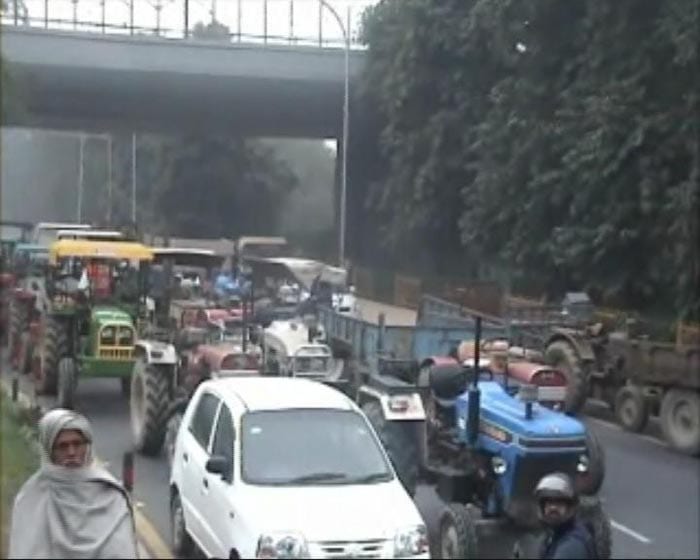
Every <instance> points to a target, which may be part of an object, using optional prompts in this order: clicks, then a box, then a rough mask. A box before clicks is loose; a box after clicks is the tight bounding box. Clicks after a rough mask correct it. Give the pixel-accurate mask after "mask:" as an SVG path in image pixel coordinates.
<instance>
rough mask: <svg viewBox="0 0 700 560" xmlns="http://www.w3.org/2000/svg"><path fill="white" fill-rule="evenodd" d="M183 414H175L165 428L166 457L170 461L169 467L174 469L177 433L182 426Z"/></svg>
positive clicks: (179, 412) (177, 412)
mask: <svg viewBox="0 0 700 560" xmlns="http://www.w3.org/2000/svg"><path fill="white" fill-rule="evenodd" d="M183 416H184V414H183V412H182V411H180V410H178V411H176V412H174V413H173V414H172V415H171V416H170V418H169V419H168V423H167V426H166V428H165V457H166V459H167V460H168V467H169V468H170V469H172V467H173V460H174V457H175V441H176V440H177V433H178V431H179V430H180V424H182V417H183Z"/></svg>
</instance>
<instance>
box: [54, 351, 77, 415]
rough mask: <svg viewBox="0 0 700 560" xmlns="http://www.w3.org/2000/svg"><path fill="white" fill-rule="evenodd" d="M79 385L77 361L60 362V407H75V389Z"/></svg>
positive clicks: (64, 360) (66, 359) (64, 359)
mask: <svg viewBox="0 0 700 560" xmlns="http://www.w3.org/2000/svg"><path fill="white" fill-rule="evenodd" d="M77 384H78V369H77V367H76V365H75V360H74V359H73V358H70V357H67V356H66V357H64V358H61V361H60V362H58V398H57V401H58V406H60V407H62V408H68V409H72V408H73V407H74V405H75V389H76V387H77Z"/></svg>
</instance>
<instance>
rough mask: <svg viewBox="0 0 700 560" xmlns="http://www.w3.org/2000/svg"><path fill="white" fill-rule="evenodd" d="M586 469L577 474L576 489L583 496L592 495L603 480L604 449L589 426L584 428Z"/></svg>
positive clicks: (601, 484) (598, 489)
mask: <svg viewBox="0 0 700 560" xmlns="http://www.w3.org/2000/svg"><path fill="white" fill-rule="evenodd" d="M586 451H587V453H588V470H587V471H586V472H585V473H581V474H579V476H578V480H577V486H578V491H579V492H580V493H581V494H583V495H584V496H594V495H595V494H597V493H598V492H599V491H600V489H601V488H602V486H603V482H604V481H605V449H604V448H603V446H602V445H601V443H600V440H599V439H598V436H597V435H596V434H595V432H593V431H592V430H591V429H590V428H588V429H587V430H586Z"/></svg>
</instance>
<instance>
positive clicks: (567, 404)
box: [545, 340, 588, 414]
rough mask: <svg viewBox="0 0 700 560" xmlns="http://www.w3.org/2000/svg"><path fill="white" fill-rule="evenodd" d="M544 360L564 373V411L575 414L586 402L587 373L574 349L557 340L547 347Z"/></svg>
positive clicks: (566, 343)
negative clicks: (565, 384)
mask: <svg viewBox="0 0 700 560" xmlns="http://www.w3.org/2000/svg"><path fill="white" fill-rule="evenodd" d="M545 361H546V362H547V363H548V364H549V365H551V366H554V367H556V368H558V369H560V370H561V372H562V373H563V374H564V375H566V381H567V387H566V399H565V401H564V412H566V413H567V414H577V413H578V412H579V411H580V410H581V409H582V408H583V405H584V404H586V397H587V396H588V375H587V373H586V369H585V368H584V367H583V366H582V365H581V360H580V359H579V357H578V355H577V352H576V349H575V348H574V347H573V346H572V345H571V344H569V343H568V342H566V341H564V340H557V341H556V342H553V343H552V344H550V345H549V346H548V347H547V350H546V351H545Z"/></svg>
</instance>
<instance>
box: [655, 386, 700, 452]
mask: <svg viewBox="0 0 700 560" xmlns="http://www.w3.org/2000/svg"><path fill="white" fill-rule="evenodd" d="M660 416H661V430H662V431H663V434H664V438H665V439H666V441H668V442H669V443H670V444H671V446H672V447H673V448H674V449H675V450H677V451H680V452H681V453H685V454H686V455H699V454H700V393H698V392H696V391H690V390H687V389H671V390H670V391H668V393H666V395H664V398H663V400H662V401H661V414H660Z"/></svg>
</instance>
